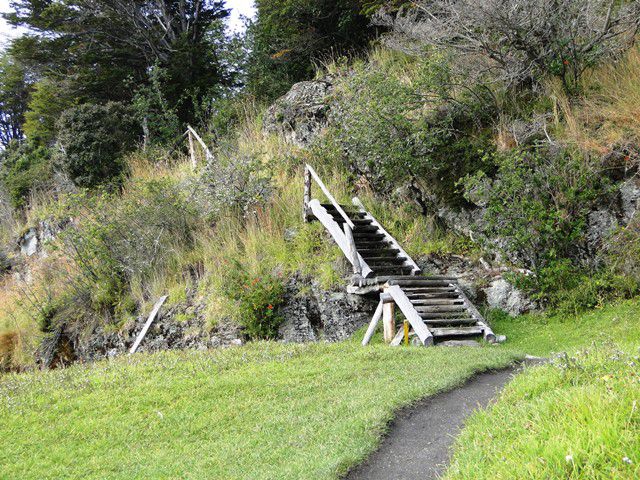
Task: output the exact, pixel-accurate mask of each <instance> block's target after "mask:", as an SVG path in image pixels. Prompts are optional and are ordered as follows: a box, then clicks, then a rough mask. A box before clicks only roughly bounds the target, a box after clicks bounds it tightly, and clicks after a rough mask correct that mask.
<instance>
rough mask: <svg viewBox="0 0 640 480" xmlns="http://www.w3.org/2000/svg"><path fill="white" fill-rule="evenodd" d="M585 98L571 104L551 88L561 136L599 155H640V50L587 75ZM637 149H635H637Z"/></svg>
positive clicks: (584, 89)
mask: <svg viewBox="0 0 640 480" xmlns="http://www.w3.org/2000/svg"><path fill="white" fill-rule="evenodd" d="M582 90H583V94H582V96H581V97H580V98H579V99H577V100H576V101H570V100H569V99H568V98H567V97H566V96H565V95H564V94H563V93H562V92H561V91H560V89H559V88H558V86H557V85H551V86H550V95H551V97H552V99H554V100H555V104H556V108H557V112H558V124H559V126H560V131H561V132H562V135H563V136H564V137H565V138H567V139H568V140H570V141H571V142H573V143H575V144H576V145H578V146H579V147H581V148H582V149H584V150H585V151H591V152H596V153H598V154H600V155H606V154H608V153H610V152H611V151H612V150H613V149H614V148H621V147H623V148H624V147H627V148H631V149H634V148H635V152H636V155H637V154H638V150H639V149H638V144H640V46H635V47H634V48H632V49H631V50H629V51H628V52H627V54H626V55H625V56H624V57H623V58H621V59H620V60H618V61H612V62H610V63H608V64H604V65H601V66H599V67H597V68H595V69H593V70H592V71H590V72H589V73H588V74H586V75H585V77H584V79H583V81H582ZM634 145H635V147H634Z"/></svg>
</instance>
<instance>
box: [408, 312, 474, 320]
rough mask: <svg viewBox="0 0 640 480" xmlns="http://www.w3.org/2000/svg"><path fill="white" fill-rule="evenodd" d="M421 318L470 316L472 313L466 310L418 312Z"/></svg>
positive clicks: (437, 318) (436, 318)
mask: <svg viewBox="0 0 640 480" xmlns="http://www.w3.org/2000/svg"><path fill="white" fill-rule="evenodd" d="M418 315H420V318H422V320H431V319H435V320H439V319H441V318H442V319H444V318H471V317H472V315H471V314H470V313H469V312H466V311H460V312H418Z"/></svg>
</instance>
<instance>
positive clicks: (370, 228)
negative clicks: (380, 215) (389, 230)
mask: <svg viewBox="0 0 640 480" xmlns="http://www.w3.org/2000/svg"><path fill="white" fill-rule="evenodd" d="M376 232H378V227H376V226H375V225H356V228H355V229H354V230H353V234H354V235H357V234H359V233H376Z"/></svg>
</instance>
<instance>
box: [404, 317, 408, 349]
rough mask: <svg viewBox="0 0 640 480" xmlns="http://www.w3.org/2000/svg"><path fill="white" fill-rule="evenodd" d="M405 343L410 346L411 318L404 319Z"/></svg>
mask: <svg viewBox="0 0 640 480" xmlns="http://www.w3.org/2000/svg"><path fill="white" fill-rule="evenodd" d="M404 344H405V345H406V346H409V320H405V321H404Z"/></svg>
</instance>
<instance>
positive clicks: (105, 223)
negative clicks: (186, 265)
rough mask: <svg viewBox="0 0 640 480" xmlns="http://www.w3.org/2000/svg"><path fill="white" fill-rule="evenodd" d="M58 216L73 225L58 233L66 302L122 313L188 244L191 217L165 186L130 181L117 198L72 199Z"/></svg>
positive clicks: (167, 184) (179, 198)
mask: <svg viewBox="0 0 640 480" xmlns="http://www.w3.org/2000/svg"><path fill="white" fill-rule="evenodd" d="M64 214H65V215H66V216H70V217H73V218H78V219H79V221H78V222H77V223H76V224H74V225H73V226H70V227H69V228H67V229H65V230H64V231H63V232H62V233H61V234H60V244H61V247H62V248H63V249H64V252H65V253H66V255H67V256H68V257H69V258H71V259H72V260H73V263H74V265H75V267H76V272H77V273H76V275H75V277H74V278H73V279H72V281H70V285H69V286H70V287H71V292H70V295H71V297H70V300H71V301H72V302H75V303H76V304H77V305H84V306H85V307H86V308H87V311H88V312H90V311H97V312H105V313H116V314H118V313H121V314H127V313H129V312H131V311H132V310H133V309H134V307H135V305H134V304H133V303H132V301H131V295H132V293H133V291H134V290H136V292H139V293H140V294H141V295H142V297H143V299H146V298H147V296H148V288H149V287H150V286H151V284H152V283H153V281H154V280H155V279H156V278H157V276H162V275H163V274H164V273H166V272H167V271H168V270H171V269H172V268H173V267H175V265H176V264H177V263H179V262H178V258H179V257H180V256H181V254H182V253H183V252H184V251H186V250H188V249H189V248H190V247H191V246H193V230H194V228H195V214H194V212H193V211H192V209H191V208H190V207H189V205H188V204H187V203H186V202H185V199H184V196H183V194H182V192H181V191H180V190H179V189H178V188H177V187H176V186H175V185H173V184H172V183H171V182H169V181H167V180H164V181H148V182H139V183H132V184H131V185H129V187H128V189H127V192H126V194H125V195H123V196H122V197H118V196H116V195H115V194H108V193H103V194H99V195H93V196H89V195H87V194H86V193H82V194H78V195H74V196H73V197H71V198H70V199H69V201H68V202H67V205H66V206H65V208H64Z"/></svg>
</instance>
